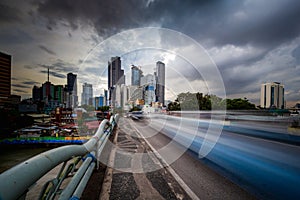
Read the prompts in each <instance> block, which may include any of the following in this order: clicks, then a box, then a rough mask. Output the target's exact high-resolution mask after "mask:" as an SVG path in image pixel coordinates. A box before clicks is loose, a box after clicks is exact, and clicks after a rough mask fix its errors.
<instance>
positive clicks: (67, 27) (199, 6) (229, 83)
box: [0, 0, 300, 106]
mask: <svg viewBox="0 0 300 200" xmlns="http://www.w3.org/2000/svg"><path fill="white" fill-rule="evenodd" d="M130 2H131V1H130ZM132 3H133V4H134V5H139V6H137V7H136V8H135V9H136V12H134V13H132V12H128V11H129V10H131V9H132V8H131V6H130V3H129V2H120V3H117V4H116V9H118V10H119V12H120V15H121V16H123V15H124V16H127V17H124V19H123V18H119V17H115V16H113V15H112V14H111V13H113V10H110V8H112V7H111V6H109V5H110V2H109V1H104V2H103V4H101V5H100V4H98V3H97V1H94V2H93V1H91V2H89V3H85V2H77V3H70V2H68V1H58V2H56V1H35V2H34V3H32V2H28V1H22V2H19V1H18V2H17V1H2V2H1V3H0V4H1V6H0V10H1V12H0V13H1V15H2V18H1V19H2V20H1V21H0V24H1V27H2V29H1V32H0V36H1V37H0V44H1V49H0V51H1V52H3V53H6V54H9V55H12V64H13V66H12V80H11V81H12V90H11V93H12V94H17V95H21V96H22V97H23V98H28V97H30V96H31V90H32V87H33V85H35V84H36V85H39V84H42V83H43V82H44V81H45V79H46V73H47V69H48V68H50V70H51V75H52V76H51V80H50V81H51V82H53V83H56V84H63V83H64V80H65V78H66V74H67V73H69V72H74V73H75V74H80V76H81V77H80V79H79V80H78V81H79V83H78V84H79V85H81V84H83V83H84V82H89V81H88V80H89V79H93V80H94V82H93V83H92V84H93V85H99V86H98V88H95V93H97V91H100V90H103V89H101V88H105V87H104V85H106V84H107V79H106V78H105V77H107V75H106V74H105V72H104V71H105V68H106V67H107V65H106V64H105V63H106V60H107V58H109V57H110V56H114V55H120V56H121V58H122V59H124V60H122V62H123V63H124V67H126V69H124V70H125V72H128V68H130V66H131V64H132V63H139V64H141V65H142V66H147V65H148V64H149V63H151V62H153V60H162V61H163V62H164V63H166V66H172V67H174V68H175V67H176V66H177V65H178V68H176V69H179V70H180V66H181V67H182V66H184V65H183V64H182V63H180V62H178V58H176V55H175V56H174V54H172V52H171V51H169V52H166V51H160V52H158V53H156V54H155V55H154V54H151V52H150V54H151V55H150V56H148V57H149V58H146V60H145V54H143V52H140V51H137V52H135V53H134V54H131V55H127V54H117V53H118V52H116V51H115V52H110V53H108V54H109V55H108V56H107V57H105V58H104V57H100V58H99V57H95V54H97V53H99V52H100V50H98V49H96V50H97V52H95V53H92V54H93V55H91V54H90V52H92V51H93V50H95V47H97V45H98V44H100V43H101V42H103V41H105V40H106V39H109V38H110V37H112V36H113V35H114V34H116V33H119V32H122V31H126V30H130V29H132V28H141V27H149V26H150V27H160V28H167V29H172V30H175V31H178V32H180V33H183V34H185V35H187V36H189V37H191V38H192V39H194V40H195V41H196V42H198V43H199V44H200V45H202V47H203V48H204V49H205V50H206V52H207V54H208V55H209V56H210V57H211V59H212V60H213V61H214V62H215V63H216V65H217V67H218V70H219V71H220V74H221V75H222V78H223V81H224V86H225V88H226V94H227V96H228V97H229V98H235V97H247V98H248V99H249V100H251V101H252V102H254V103H256V105H259V100H260V85H261V84H262V83H264V82H281V83H283V84H284V85H285V93H286V95H285V97H286V101H287V104H288V105H290V106H292V105H294V104H295V103H296V102H299V100H300V88H299V86H298V85H299V84H298V83H299V80H300V78H299V66H300V45H299V44H300V37H299V36H300V28H299V23H298V20H297V19H298V18H299V15H300V14H299V13H300V12H299V10H300V9H299V8H300V3H299V2H298V1H292V0H291V1H275V2H272V4H270V3H269V2H260V1H252V2H249V1H240V2H238V3H236V2H235V3H233V2H232V1H224V2H209V1H207V2H206V1H199V2H197V1H185V2H181V1H172V2H168V3H166V2H164V1H160V0H155V1H147V2H144V1H137V2H136V1H132ZM66 7H68V8H71V9H68V10H65V9H64V8H66ZM81 8H84V9H81ZM161 9H167V10H168V12H162V10H161ZM99 10H101V11H103V12H99ZM57 11H59V12H57ZM178 11H180V12H178ZM139 13H143V15H140V14H139ZM128 15H129V16H128ZM297 16H298V17H297ZM108 19H111V20H108ZM136 19H138V20H136ZM274 21H276V23H274ZM133 33H135V31H133ZM135 38H138V37H135ZM147 38H148V40H151V39H153V41H152V42H156V41H158V42H163V40H162V39H163V38H162V37H159V36H153V35H148V37H147ZM141 42H144V41H141ZM112 44H113V43H112V42H110V43H109V44H108V43H107V44H102V46H101V47H102V49H108V48H107V47H113V48H116V49H117V48H122V50H123V51H125V52H126V49H130V46H128V45H126V43H125V44H124V45H122V46H121V47H119V45H115V44H113V45H112ZM167 45H168V46H169V47H170V48H169V49H171V50H174V51H175V50H176V49H177V48H181V49H185V50H186V51H187V52H190V51H189V49H188V48H189V46H188V45H186V44H180V43H178V41H174V42H173V43H170V44H167ZM112 53H114V55H112ZM147 54H149V52H147ZM190 54H194V55H195V56H196V54H197V52H190ZM98 55H101V54H98ZM152 55H153V56H152ZM150 57H151V59H150ZM143 59H144V60H143ZM83 63H84V64H83ZM150 68H153V66H152V67H150ZM182 68H183V67H182ZM283 69H284V70H283ZM151 70H152V69H151ZM166 70H168V69H166ZM99 72H100V73H102V74H101V77H100V78H101V80H99V81H98V80H97V76H96V75H97V74H98V76H99ZM179 72H180V73H183V74H184V73H185V72H184V71H182V70H181V71H179ZM184 75H186V76H188V77H190V79H189V81H190V82H191V84H194V85H197V84H199V82H201V81H200V79H199V77H193V76H192V74H189V73H187V74H184ZM78 78H79V77H78ZM166 78H169V77H166ZM168 80H170V83H174V84H175V79H171V78H170V79H168ZM212 87H213V88H218V85H212ZM78 89H79V90H80V89H81V88H78ZM166 92H167V91H166ZM204 92H205V91H204ZM211 93H213V92H211ZM216 93H217V91H216ZM78 94H80V91H78ZM100 94H101V93H100V92H99V95H100ZM166 96H170V95H169V94H167V93H166ZM166 99H169V98H166Z"/></svg>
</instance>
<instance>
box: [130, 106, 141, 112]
mask: <svg viewBox="0 0 300 200" xmlns="http://www.w3.org/2000/svg"><path fill="white" fill-rule="evenodd" d="M141 110H142V109H141V108H140V107H137V106H134V107H133V108H131V109H130V110H129V112H132V111H141Z"/></svg>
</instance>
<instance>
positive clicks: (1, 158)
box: [0, 145, 53, 173]
mask: <svg viewBox="0 0 300 200" xmlns="http://www.w3.org/2000/svg"><path fill="white" fill-rule="evenodd" d="M52 148H53V147H49V146H45V145H0V173H2V172H4V171H6V170H8V169H10V168H12V167H13V166H15V165H17V164H19V163H21V162H23V161H25V160H27V159H29V158H31V157H33V156H35V155H37V154H40V153H42V152H45V151H48V150H50V149H52Z"/></svg>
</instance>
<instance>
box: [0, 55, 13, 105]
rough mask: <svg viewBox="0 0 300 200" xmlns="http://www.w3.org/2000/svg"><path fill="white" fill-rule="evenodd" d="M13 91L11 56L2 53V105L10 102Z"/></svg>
mask: <svg viewBox="0 0 300 200" xmlns="http://www.w3.org/2000/svg"><path fill="white" fill-rule="evenodd" d="M10 89H11V55H7V54H5V53H1V52H0V104H3V103H4V102H7V101H8V97H9V96H10Z"/></svg>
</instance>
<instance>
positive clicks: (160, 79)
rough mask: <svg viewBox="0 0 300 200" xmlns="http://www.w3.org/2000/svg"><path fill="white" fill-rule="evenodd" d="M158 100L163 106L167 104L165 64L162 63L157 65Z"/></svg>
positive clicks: (156, 91)
mask: <svg viewBox="0 0 300 200" xmlns="http://www.w3.org/2000/svg"><path fill="white" fill-rule="evenodd" d="M155 76H156V90H155V94H156V100H157V101H158V102H160V103H161V104H162V105H164V104H165V64H164V63H163V62H161V61H158V62H157V63H156V72H155Z"/></svg>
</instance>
